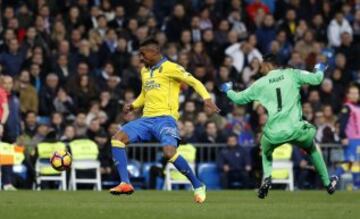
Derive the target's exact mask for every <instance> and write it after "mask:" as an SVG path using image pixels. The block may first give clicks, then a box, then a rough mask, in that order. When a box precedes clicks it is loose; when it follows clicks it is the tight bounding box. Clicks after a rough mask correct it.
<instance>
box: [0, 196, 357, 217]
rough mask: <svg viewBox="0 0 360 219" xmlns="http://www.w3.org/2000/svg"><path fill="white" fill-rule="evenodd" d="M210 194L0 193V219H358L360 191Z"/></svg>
mask: <svg viewBox="0 0 360 219" xmlns="http://www.w3.org/2000/svg"><path fill="white" fill-rule="evenodd" d="M270 192H271V193H270V194H269V196H268V198H267V199H264V200H260V199H258V198H257V197H256V193H255V191H214V192H208V199H207V202H206V203H204V204H202V205H199V204H195V203H194V202H193V199H192V192H190V191H174V192H163V191H137V192H135V193H134V194H133V195H131V196H112V195H110V194H108V193H107V192H93V191H78V192H58V191H40V192H33V191H19V192H0V218H4V219H5V218H7V219H16V218H21V219H33V218H34V219H43V218H44V219H55V218H61V219H72V218H76V219H80V218H86V219H92V218H94V219H103V218H104V219H105V218H117V219H137V218H139V219H162V218H166V219H178V218H179V219H188V218H196V219H202V218H204V219H212V218H214V219H220V218H229V219H238V218H241V219H245V218H251V219H257V218H261V219H268V218H274V219H282V218H284V219H296V218H301V219H312V218H314V219H321V218H324V219H332V218H334V219H359V218H360V192H336V193H335V195H333V196H329V195H327V194H326V193H325V191H301V192H284V191H270Z"/></svg>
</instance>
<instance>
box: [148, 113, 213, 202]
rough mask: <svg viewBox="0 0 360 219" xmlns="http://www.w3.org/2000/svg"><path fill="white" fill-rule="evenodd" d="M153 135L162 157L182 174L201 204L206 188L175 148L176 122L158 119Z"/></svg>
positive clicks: (176, 137) (204, 197)
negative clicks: (158, 144)
mask: <svg viewBox="0 0 360 219" xmlns="http://www.w3.org/2000/svg"><path fill="white" fill-rule="evenodd" d="M152 130H153V135H154V136H155V137H156V138H157V139H158V140H159V141H160V143H161V145H162V146H163V152H164V157H165V158H166V159H167V160H168V161H169V162H171V163H173V164H174V166H175V168H176V169H177V170H179V172H181V173H182V174H184V175H185V176H186V177H187V178H188V179H189V181H190V182H191V184H192V186H193V187H194V192H195V201H196V202H198V203H202V202H204V201H205V199H206V193H205V192H206V191H205V190H206V188H205V185H203V184H202V183H201V182H200V180H199V179H198V178H197V177H196V176H195V173H194V171H193V170H192V169H191V167H190V165H189V164H188V162H187V161H186V160H185V158H184V157H183V156H181V155H180V154H179V153H178V152H177V151H176V148H177V146H178V142H179V140H180V137H179V133H178V129H177V124H176V121H175V120H174V119H173V118H171V117H159V118H157V119H156V120H155V121H154V126H153V129H152Z"/></svg>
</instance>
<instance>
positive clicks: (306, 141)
mask: <svg viewBox="0 0 360 219" xmlns="http://www.w3.org/2000/svg"><path fill="white" fill-rule="evenodd" d="M300 132H301V135H299V136H300V137H299V138H298V139H296V141H294V144H295V145H297V146H299V147H301V148H303V149H304V150H305V151H306V152H307V153H308V154H309V156H310V158H311V162H312V164H313V165H314V167H315V169H316V171H317V173H318V174H319V175H320V178H321V181H322V183H323V185H324V186H325V187H326V188H327V191H328V193H329V194H332V193H334V192H335V187H336V183H337V181H338V177H336V176H334V177H331V178H329V174H328V171H327V167H326V164H325V161H324V159H323V157H322V154H321V152H320V148H319V147H318V146H317V145H316V143H315V141H314V137H315V133H316V129H315V127H314V126H312V125H310V124H307V125H305V126H304V127H303V129H302V130H301V131H300Z"/></svg>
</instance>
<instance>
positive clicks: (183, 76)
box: [169, 65, 220, 112]
mask: <svg viewBox="0 0 360 219" xmlns="http://www.w3.org/2000/svg"><path fill="white" fill-rule="evenodd" d="M169 77H171V78H173V79H175V80H177V81H182V82H184V83H186V84H188V85H190V86H191V87H192V88H194V90H195V91H196V93H198V94H199V95H200V96H201V97H202V98H203V100H204V105H205V107H207V108H208V109H210V111H212V112H220V109H219V108H218V107H217V106H216V104H215V103H214V102H213V101H212V99H211V97H210V94H209V92H208V91H207V90H206V88H205V86H204V85H203V84H202V83H201V82H200V81H199V80H197V79H196V78H194V77H193V76H192V75H191V74H190V73H189V72H186V71H185V69H184V68H183V67H181V66H180V65H177V66H176V67H175V69H174V71H173V72H172V73H171V74H169Z"/></svg>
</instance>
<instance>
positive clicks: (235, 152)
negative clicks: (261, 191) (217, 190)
mask: <svg viewBox="0 0 360 219" xmlns="http://www.w3.org/2000/svg"><path fill="white" fill-rule="evenodd" d="M217 166H218V168H219V170H220V172H221V179H222V186H223V188H226V189H233V188H248V182H249V172H250V170H251V166H250V159H249V155H248V153H247V152H246V150H245V149H244V148H243V147H240V146H239V145H238V144H237V136H236V135H230V136H229V137H228V138H227V148H225V149H223V150H222V151H221V152H220V155H219V157H218V161H217Z"/></svg>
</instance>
